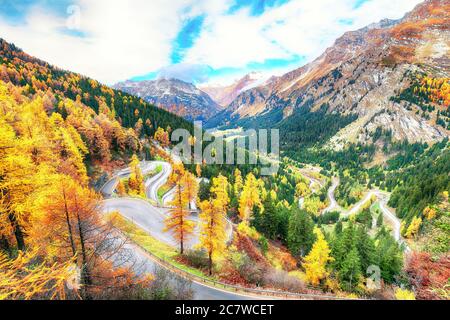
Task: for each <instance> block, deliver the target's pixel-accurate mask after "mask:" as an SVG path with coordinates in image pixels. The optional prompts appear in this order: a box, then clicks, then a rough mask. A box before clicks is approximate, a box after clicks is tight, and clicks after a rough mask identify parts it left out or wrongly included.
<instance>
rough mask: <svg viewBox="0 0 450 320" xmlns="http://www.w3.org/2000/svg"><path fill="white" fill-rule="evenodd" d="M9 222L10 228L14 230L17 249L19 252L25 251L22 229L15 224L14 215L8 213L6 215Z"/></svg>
mask: <svg viewBox="0 0 450 320" xmlns="http://www.w3.org/2000/svg"><path fill="white" fill-rule="evenodd" d="M8 218H9V222H10V223H11V226H12V228H13V230H14V236H15V237H16V241H17V248H18V249H19V250H21V251H25V240H24V236H23V232H22V228H21V227H20V224H19V223H18V222H17V219H16V216H15V215H14V213H12V212H11V213H10V214H9V215H8Z"/></svg>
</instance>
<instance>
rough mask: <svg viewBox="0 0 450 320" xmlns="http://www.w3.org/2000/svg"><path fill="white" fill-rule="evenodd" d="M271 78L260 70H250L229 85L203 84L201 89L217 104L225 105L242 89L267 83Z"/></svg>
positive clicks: (245, 89)
mask: <svg viewBox="0 0 450 320" xmlns="http://www.w3.org/2000/svg"><path fill="white" fill-rule="evenodd" d="M272 78H273V77H272ZM272 78H271V77H268V76H267V75H265V74H263V73H261V72H251V73H249V74H247V75H245V76H244V77H243V78H241V79H239V80H237V81H235V82H234V83H233V84H231V85H225V86H220V85H210V86H203V87H201V89H202V90H203V91H205V92H206V93H208V94H209V95H210V96H211V98H213V99H214V101H216V102H217V103H218V104H219V105H221V106H222V107H227V106H228V105H229V104H230V103H231V102H233V101H234V100H235V99H236V98H237V97H238V96H239V95H240V94H241V93H243V92H244V91H247V90H250V89H253V88H256V87H259V86H263V85H267V84H268V81H269V80H270V79H272Z"/></svg>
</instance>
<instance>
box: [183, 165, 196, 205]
mask: <svg viewBox="0 0 450 320" xmlns="http://www.w3.org/2000/svg"><path fill="white" fill-rule="evenodd" d="M182 179H183V180H182V185H183V192H184V193H185V196H186V199H187V201H188V208H189V209H192V203H193V202H195V200H197V195H198V189H199V184H198V181H197V179H196V178H195V176H194V175H193V174H192V173H190V172H189V171H186V172H185V173H184V175H183V176H182Z"/></svg>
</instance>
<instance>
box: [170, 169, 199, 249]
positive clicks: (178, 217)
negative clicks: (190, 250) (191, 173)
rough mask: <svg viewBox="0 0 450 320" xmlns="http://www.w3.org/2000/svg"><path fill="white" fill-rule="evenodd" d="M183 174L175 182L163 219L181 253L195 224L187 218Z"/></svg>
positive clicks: (186, 197)
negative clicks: (168, 206) (168, 209)
mask: <svg viewBox="0 0 450 320" xmlns="http://www.w3.org/2000/svg"><path fill="white" fill-rule="evenodd" d="M184 174H185V173H184ZM184 174H183V176H184ZM183 176H182V177H180V179H177V180H176V182H175V197H174V199H173V200H172V201H171V202H170V203H169V205H170V206H171V209H170V212H169V216H168V217H167V218H166V220H165V229H164V231H166V232H167V231H170V232H171V233H172V234H173V236H174V238H175V241H176V242H177V243H178V244H179V245H180V253H181V254H183V253H184V245H185V242H186V241H187V240H188V239H189V238H190V237H191V236H192V234H193V232H194V226H195V225H194V222H193V221H191V220H189V210H188V209H187V207H188V203H189V200H188V196H187V193H186V192H185V190H184V186H183V180H185V179H184V178H183Z"/></svg>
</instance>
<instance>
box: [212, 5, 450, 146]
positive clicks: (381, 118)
mask: <svg viewBox="0 0 450 320" xmlns="http://www.w3.org/2000/svg"><path fill="white" fill-rule="evenodd" d="M448 12H450V1H449V0H427V1H425V2H423V3H421V4H420V5H418V6H417V7H416V8H415V9H414V10H413V11H412V12H411V13H409V14H407V15H406V16H405V17H404V18H403V19H401V20H399V21H391V20H384V21H381V22H380V23H377V24H373V25H370V26H368V27H366V28H363V29H360V30H357V31H353V32H348V33H346V34H344V35H343V36H342V37H341V38H339V39H338V40H337V41H336V42H335V44H334V46H332V47H331V48H329V49H327V50H326V51H325V52H324V53H323V54H322V55H321V56H320V57H319V58H317V59H316V60H315V61H313V62H312V63H310V64H307V65H305V66H303V67H301V68H299V69H297V70H294V71H292V72H290V73H287V74H285V75H283V76H281V77H278V78H274V79H272V81H270V82H269V83H268V84H265V85H263V86H258V87H255V88H252V89H251V90H248V91H245V92H243V93H241V94H240V95H239V96H238V97H237V98H236V99H235V100H234V101H233V102H232V103H231V104H230V105H229V107H228V108H227V109H226V110H224V111H222V112H220V113H219V114H218V115H217V116H216V117H213V118H212V119H211V120H210V121H209V126H210V127H211V126H220V125H225V126H244V127H258V126H259V127H279V128H280V129H281V131H282V136H283V129H285V131H286V128H289V135H295V133H296V131H300V128H298V125H297V123H298V121H297V120H298V119H299V117H300V116H301V115H303V114H305V113H314V112H319V111H320V112H322V113H323V116H322V118H324V119H325V118H326V117H329V116H336V115H337V116H342V117H347V119H351V121H343V125H342V126H341V127H338V128H335V132H332V136H333V137H332V139H331V145H332V146H333V147H334V148H340V147H342V146H343V144H345V143H346V142H348V141H351V142H357V141H360V142H364V141H367V140H368V139H369V137H370V136H371V135H372V134H373V133H374V132H375V130H376V129H377V128H379V127H382V128H383V129H385V130H390V131H391V132H392V136H393V138H394V139H397V140H404V139H407V140H408V141H410V142H412V141H424V142H434V141H437V140H440V139H442V138H443V137H446V136H449V131H448V124H449V118H448V116H449V114H448V107H449V106H448V100H446V99H445V97H443V95H445V94H448V91H446V90H448V85H449V84H450V82H449V81H450V80H449V78H450V29H449V26H450V15H449V14H448ZM425 77H427V78H425ZM428 78H430V79H431V81H432V82H433V81H435V82H436V81H437V83H440V85H439V87H432V85H430V86H428V89H427V88H424V89H422V90H425V91H428V93H427V97H423V98H424V99H422V98H420V95H421V94H422V96H423V93H424V92H422V91H421V88H420V87H421V86H422V87H423V81H424V80H423V79H428ZM433 83H434V82H433ZM414 84H417V88H412V87H413V86H414ZM408 90H409V91H408ZM430 90H431V91H430ZM434 90H436V91H439V97H440V98H437V99H434V98H432V94H434V92H435V91H434ZM406 91H408V92H411V94H410V95H405V94H403V93H404V92H406ZM441 91H442V92H441ZM415 95H417V96H415ZM445 101H447V103H446V102H445ZM442 115H444V116H442ZM442 119H443V120H442ZM438 122H439V123H440V125H439V124H438ZM296 125H297V127H296ZM317 125H319V126H320V122H318V123H317ZM285 133H286V132H285ZM287 138H289V137H287Z"/></svg>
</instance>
